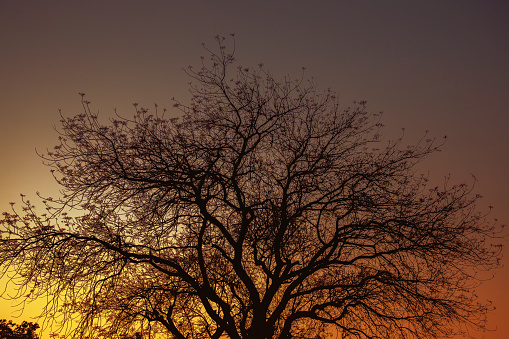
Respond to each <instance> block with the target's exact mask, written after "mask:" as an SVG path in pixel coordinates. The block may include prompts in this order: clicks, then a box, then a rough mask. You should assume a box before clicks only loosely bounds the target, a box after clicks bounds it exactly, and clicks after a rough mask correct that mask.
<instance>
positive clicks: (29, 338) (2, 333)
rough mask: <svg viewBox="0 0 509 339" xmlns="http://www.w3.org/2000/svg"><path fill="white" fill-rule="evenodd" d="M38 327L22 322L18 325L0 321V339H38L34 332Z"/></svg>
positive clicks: (3, 320) (4, 320) (34, 324)
mask: <svg viewBox="0 0 509 339" xmlns="http://www.w3.org/2000/svg"><path fill="white" fill-rule="evenodd" d="M38 328H39V325H38V324H36V323H32V322H27V321H23V322H22V323H21V324H20V325H18V324H15V323H14V322H13V321H12V320H9V321H7V320H6V319H0V339H38V338H39V336H38V335H37V334H36V332H35V331H37V329H38Z"/></svg>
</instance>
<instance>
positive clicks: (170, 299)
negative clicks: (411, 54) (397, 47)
mask: <svg viewBox="0 0 509 339" xmlns="http://www.w3.org/2000/svg"><path fill="white" fill-rule="evenodd" d="M217 40H218V43H219V51H218V52H213V51H211V50H208V49H207V51H208V52H210V54H211V56H210V59H209V58H203V59H202V65H201V67H200V68H199V69H198V70H194V69H193V68H189V70H188V74H189V75H190V76H191V77H192V78H193V82H192V85H191V92H192V94H193V98H192V100H191V103H190V104H189V105H183V104H181V103H180V102H178V101H175V105H174V106H175V108H176V109H177V110H178V111H179V112H181V117H179V118H170V117H168V115H169V114H168V112H166V110H162V111H161V109H158V108H157V106H156V107H155V109H154V112H153V113H151V112H149V110H147V109H144V108H140V107H139V106H138V105H137V104H134V105H135V107H136V115H135V116H134V118H133V119H127V118H121V117H118V118H116V119H112V120H110V122H109V123H106V124H102V123H100V121H99V119H98V117H97V116H96V115H94V114H93V113H92V111H91V109H90V106H89V102H88V101H86V100H85V97H84V95H83V94H82V102H83V107H84V112H83V113H81V114H79V115H77V116H75V117H72V118H63V119H62V128H61V131H60V134H61V135H60V137H59V138H60V142H59V144H58V145H57V146H56V147H55V149H54V150H51V151H49V152H47V154H46V155H45V156H44V159H45V161H46V162H47V164H48V165H49V166H51V168H52V171H53V173H54V177H55V179H56V180H57V182H58V183H59V184H60V186H61V188H62V195H61V197H59V198H53V199H52V198H47V199H46V200H44V203H45V204H46V208H47V209H48V212H47V213H46V214H38V213H37V212H36V209H35V207H34V205H33V204H32V203H30V202H29V201H27V200H26V199H23V202H24V204H23V211H21V212H16V209H14V208H13V212H9V213H4V219H3V221H2V223H3V227H4V230H3V233H2V239H1V240H0V241H1V245H0V258H1V259H0V260H1V263H2V267H4V269H5V270H7V269H9V268H11V269H12V268H15V269H16V270H17V272H18V273H19V277H20V278H19V279H20V281H19V282H18V283H19V284H20V285H21V286H22V288H21V291H20V296H26V295H27V291H29V292H28V297H29V298H32V297H37V296H40V295H48V296H49V298H50V299H49V303H48V306H47V308H46V309H45V312H46V315H50V316H53V317H56V315H55V314H54V312H55V311H57V310H58V309H61V313H60V314H63V315H61V317H63V319H61V320H62V321H63V322H64V323H65V322H66V321H67V320H68V319H70V318H72V317H74V316H75V315H77V316H78V318H77V319H79V326H78V327H77V329H76V330H75V331H74V334H75V335H76V336H85V335H93V333H95V332H94V331H99V329H100V331H103V333H110V334H114V333H119V334H122V333H124V334H126V335H127V334H128V333H133V331H138V330H139V329H141V330H142V331H141V332H142V333H154V332H158V333H159V335H162V336H164V335H166V336H167V337H170V338H178V339H184V338H232V339H234V338H235V339H240V338H316V337H318V336H326V335H327V333H331V332H338V333H340V337H341V338H389V337H390V338H436V337H439V336H443V335H448V334H451V333H453V332H455V331H460V330H461V328H462V327H461V326H462V324H471V325H474V326H477V327H480V328H483V327H484V317H485V314H486V312H487V310H488V309H489V305H483V304H478V303H477V302H476V297H475V295H474V293H473V289H472V287H473V286H474V285H475V284H476V282H477V280H476V273H477V271H478V270H479V269H491V268H494V267H496V266H497V265H498V259H499V257H500V252H499V250H500V248H499V247H497V246H493V245H491V240H490V239H491V237H492V235H494V234H495V233H494V232H495V231H496V230H495V225H494V224H493V223H491V222H488V221H487V220H486V218H485V215H484V214H482V213H479V212H477V210H476V209H475V205H474V204H475V201H476V200H477V198H478V196H476V195H475V194H473V193H472V187H471V186H470V185H466V184H455V185H453V184H451V183H450V180H446V181H445V182H444V184H443V185H442V186H439V187H428V186H429V185H428V184H427V178H426V176H423V175H419V174H418V173H416V170H415V165H416V164H417V163H419V162H420V161H421V160H422V159H424V158H426V157H427V156H428V155H430V154H432V153H434V152H436V151H438V150H439V147H440V146H441V142H440V141H436V140H435V139H426V138H427V137H426V136H424V138H423V139H422V140H421V141H419V142H418V143H417V144H416V145H411V146H406V145H404V143H403V137H399V138H397V139H396V140H392V141H383V140H382V139H381V138H380V136H379V132H380V129H381V127H382V125H381V123H380V116H379V115H378V114H370V113H368V112H367V111H366V107H365V103H364V102H358V103H355V104H354V106H353V107H351V108H344V109H342V108H341V107H340V102H339V100H338V98H337V97H336V96H335V94H334V93H333V92H332V91H329V90H326V91H323V92H320V91H318V90H317V88H316V86H315V85H314V83H313V82H312V81H307V80H305V79H304V78H303V77H302V78H301V79H298V80H292V79H289V78H284V79H282V80H281V81H278V80H276V79H275V78H274V77H273V76H272V75H271V74H270V73H269V72H268V71H266V70H265V69H264V68H263V65H259V67H255V68H254V69H253V68H245V67H237V68H235V67H234V65H235V60H234V56H233V51H234V48H233V51H230V50H229V49H228V48H227V47H226V46H225V44H224V41H223V40H224V39H222V38H218V39H217ZM232 68H233V69H232ZM101 324H103V325H101ZM128 330H129V331H131V332H128Z"/></svg>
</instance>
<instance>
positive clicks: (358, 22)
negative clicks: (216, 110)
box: [0, 0, 509, 339]
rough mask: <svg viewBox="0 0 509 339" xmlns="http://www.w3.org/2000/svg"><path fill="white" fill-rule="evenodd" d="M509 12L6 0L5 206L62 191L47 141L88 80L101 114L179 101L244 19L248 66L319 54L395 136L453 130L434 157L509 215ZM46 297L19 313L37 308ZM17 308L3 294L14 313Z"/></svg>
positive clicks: (392, 1)
mask: <svg viewBox="0 0 509 339" xmlns="http://www.w3.org/2000/svg"><path fill="white" fill-rule="evenodd" d="M508 16H509V6H508V5H507V4H505V3H503V2H500V1H493V2H487V3H486V2H474V1H471V2H464V1H459V0H457V1H451V2H447V3H444V2H438V1H436V2H419V3H414V2H412V3H411V2H404V1H397V0H389V1H385V2H383V4H382V2H380V3H378V2H370V4H369V5H368V4H367V3H364V2H363V3H362V4H361V3H357V2H352V3H347V2H337V3H336V2H324V3H316V2H306V1H290V0H284V1H280V2H279V1H278V2H276V3H273V2H270V1H265V2H264V1H261V2H253V3H249V4H247V3H246V4H244V3H242V4H241V3H239V2H236V1H233V0H225V1H221V2H217V3H216V2H210V3H209V2H196V3H191V2H189V3H187V2H184V1H157V0H150V1H146V2H125V1H121V0H106V1H82V2H69V1H64V0H55V1H48V2H37V1H23V2H15V1H4V2H1V3H0V46H2V47H1V48H2V51H1V53H0V86H1V87H0V155H1V156H2V164H1V165H0V180H1V190H0V212H3V211H8V210H9V208H10V206H9V202H11V201H13V202H18V203H19V201H20V198H19V194H20V193H23V194H26V195H27V196H28V197H29V198H31V199H32V200H34V201H35V200H36V192H41V193H42V194H43V195H49V196H51V195H53V196H54V195H57V194H58V186H57V185H56V183H55V182H54V180H53V178H52V176H51V174H50V172H49V169H48V168H46V167H45V166H44V165H43V164H42V160H41V159H40V158H39V157H38V156H37V153H36V150H39V152H40V153H44V151H45V149H46V148H52V147H53V146H54V145H55V144H56V142H57V137H58V135H57V133H56V132H55V130H54V127H56V128H58V126H59V120H60V115H59V109H61V110H62V114H63V115H64V116H72V115H75V114H77V113H80V112H81V110H82V107H81V103H80V96H79V95H78V93H79V92H85V93H86V94H87V98H88V100H90V101H91V108H92V109H93V110H95V111H99V117H100V119H107V118H108V117H111V116H113V115H114V109H115V108H116V111H117V112H118V113H119V114H120V115H123V116H126V117H132V116H133V114H134V109H133V107H132V103H133V102H138V103H140V105H142V106H143V107H149V108H151V107H153V105H154V103H157V104H158V105H159V107H168V108H171V107H172V105H173V102H172V101H171V98H172V97H175V98H178V99H180V100H181V101H182V102H186V100H187V99H188V98H189V97H190V95H189V93H188V82H189V81H190V79H189V77H187V75H186V74H185V72H184V71H183V70H182V69H183V68H186V67H187V66H188V65H194V66H195V67H199V66H200V56H201V55H204V54H206V53H205V52H204V50H203V49H202V46H201V43H202V42H204V43H205V44H206V45H207V46H214V39H213V37H214V35H216V34H220V35H225V36H228V35H229V34H230V33H232V32H234V33H235V35H236V55H237V58H238V59H239V61H240V63H241V64H242V65H246V66H255V65H257V64H258V63H260V62H263V63H264V65H265V66H264V67H265V68H266V69H267V70H269V71H271V72H272V73H273V74H275V75H276V77H280V76H281V77H282V76H285V75H287V74H290V75H292V76H300V74H301V67H302V66H306V69H307V70H306V71H305V76H307V77H315V80H316V82H317V83H318V87H320V88H324V89H325V88H328V87H330V88H332V89H333V90H335V91H337V92H338V93H339V96H340V98H341V99H342V101H343V105H344V106H349V105H351V102H352V101H353V100H355V99H357V100H363V99H366V100H367V101H368V106H367V107H368V110H370V111H384V115H383V119H382V120H383V123H384V124H385V125H386V128H385V129H384V134H385V135H386V136H387V137H391V136H395V135H399V134H400V133H401V128H402V127H405V137H406V138H407V140H408V143H412V142H413V141H415V140H418V139H419V138H420V137H421V136H422V135H423V134H424V132H425V131H426V130H429V131H430V132H429V133H430V135H431V136H435V137H437V138H442V137H443V135H447V136H448V141H447V143H446V144H445V145H444V147H443V151H442V152H441V153H439V154H436V155H435V156H433V157H431V158H430V159H429V160H427V161H425V162H424V163H423V164H422V166H421V167H420V168H422V169H423V171H426V172H427V171H429V173H430V178H431V179H432V180H437V181H439V180H442V178H443V177H444V175H447V174H448V173H451V175H452V179H453V181H455V182H460V181H467V182H471V175H472V174H473V175H475V177H476V179H477V182H476V187H475V191H476V192H479V193H480V194H482V195H483V197H484V198H483V199H482V200H481V201H480V204H479V207H480V209H482V210H488V209H489V207H488V206H490V205H492V206H494V209H493V211H492V212H491V213H490V217H493V218H497V219H498V220H499V223H500V224H507V223H509V208H508V206H509V195H508V194H507V192H509V112H508V110H509V109H508V105H507V102H506V100H505V98H506V97H507V93H506V92H507V88H508V87H507V86H508V79H509V64H508V63H507V60H509V45H508V44H507V43H506V40H507V34H508V33H509V22H508V20H507V17H508ZM503 243H504V244H505V245H507V239H505V240H503ZM504 252H505V253H507V249H505V250H504ZM504 263H507V259H503V262H502V264H504ZM494 273H495V275H494V277H493V278H492V279H488V280H487V281H486V282H485V283H484V284H483V285H482V286H481V287H480V288H479V289H478V294H479V296H480V298H481V300H491V301H492V302H493V304H494V306H495V307H496V310H495V311H494V312H492V314H491V315H490V317H489V320H488V327H489V328H492V329H495V331H493V332H488V333H486V334H485V337H484V338H486V339H503V338H507V337H508V336H509V323H508V322H507V321H506V319H508V318H509V290H508V289H507V284H508V282H509V265H505V266H504V267H503V268H501V269H500V270H499V271H497V272H494ZM0 284H2V286H1V287H3V286H4V284H5V283H2V280H0ZM39 307H40V305H38V304H35V305H31V306H28V307H27V309H26V311H25V313H23V315H22V316H21V317H19V318H13V320H14V321H15V322H18V323H19V322H21V321H23V320H27V321H33V320H31V319H30V318H31V317H33V316H35V315H36V314H37V313H38V312H37V309H38V308H39ZM15 309H16V308H15V307H12V306H11V303H10V302H9V301H5V300H2V299H0V319H1V318H8V319H10V318H12V317H13V316H16V313H15ZM48 337H49V336H48V335H47V334H45V335H44V336H43V338H44V339H45V338H48Z"/></svg>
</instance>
